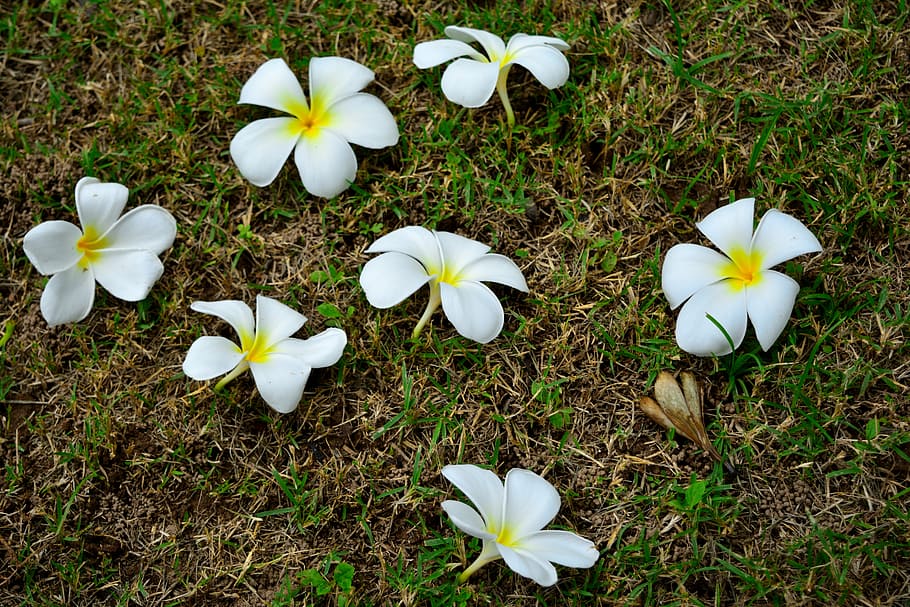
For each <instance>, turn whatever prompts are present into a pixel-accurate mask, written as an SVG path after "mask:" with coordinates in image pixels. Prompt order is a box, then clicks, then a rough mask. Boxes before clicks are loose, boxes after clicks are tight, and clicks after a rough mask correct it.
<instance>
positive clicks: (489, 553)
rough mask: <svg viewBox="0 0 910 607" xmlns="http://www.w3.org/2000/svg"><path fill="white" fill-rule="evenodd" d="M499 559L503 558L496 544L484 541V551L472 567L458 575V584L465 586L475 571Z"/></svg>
mask: <svg viewBox="0 0 910 607" xmlns="http://www.w3.org/2000/svg"><path fill="white" fill-rule="evenodd" d="M498 558H502V557H501V555H500V554H499V550H497V549H496V544H495V543H494V542H492V541H484V543H483V550H481V551H480V554H479V555H478V556H477V559H476V560H475V561H474V562H473V563H471V566H470V567H468V568H467V569H465V570H464V571H462V572H461V573H460V574H459V575H458V583H459V584H464V583H465V582H466V581H467V580H468V578H469V577H471V576H472V575H473V574H474V572H475V571H477V570H478V569H480V568H481V567H483V566H484V565H486V564H487V563H489V562H491V561H495V560H496V559H498Z"/></svg>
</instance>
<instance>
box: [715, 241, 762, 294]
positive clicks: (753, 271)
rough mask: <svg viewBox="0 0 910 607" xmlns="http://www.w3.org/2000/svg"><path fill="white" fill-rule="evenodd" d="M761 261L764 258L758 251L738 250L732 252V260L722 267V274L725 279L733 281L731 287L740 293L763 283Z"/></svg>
mask: <svg viewBox="0 0 910 607" xmlns="http://www.w3.org/2000/svg"><path fill="white" fill-rule="evenodd" d="M761 261H762V256H761V254H760V253H759V252H758V251H752V252H747V251H746V250H744V249H741V248H736V249H733V250H732V251H730V260H729V261H728V262H726V263H724V264H723V265H722V266H721V269H720V274H721V276H722V277H723V278H729V279H731V280H730V281H729V282H730V287H731V288H732V289H733V290H734V291H739V290H740V289H744V288H746V287H748V286H751V285H754V284H758V283H759V282H760V281H761V279H762V273H761Z"/></svg>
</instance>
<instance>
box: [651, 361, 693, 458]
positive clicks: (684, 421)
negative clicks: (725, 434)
mask: <svg viewBox="0 0 910 607" xmlns="http://www.w3.org/2000/svg"><path fill="white" fill-rule="evenodd" d="M654 397H655V398H656V399H657V404H659V405H660V408H661V409H663V412H664V414H665V415H666V416H667V417H668V418H670V421H671V422H673V427H674V428H676V431H677V432H679V433H680V434H682V435H683V436H685V437H686V438H688V439H689V440H691V441H693V442H696V443H700V442H701V441H700V440H699V439H700V433H699V432H698V427H697V426H698V423H699V422H697V421H695V420H693V419H692V414H691V413H690V412H689V406H688V405H687V404H686V398H685V396H683V392H682V390H680V388H679V384H678V383H677V382H676V378H675V377H673V375H672V374H671V373H667V372H666V371H661V372H660V373H659V374H658V376H657V381H656V382H654Z"/></svg>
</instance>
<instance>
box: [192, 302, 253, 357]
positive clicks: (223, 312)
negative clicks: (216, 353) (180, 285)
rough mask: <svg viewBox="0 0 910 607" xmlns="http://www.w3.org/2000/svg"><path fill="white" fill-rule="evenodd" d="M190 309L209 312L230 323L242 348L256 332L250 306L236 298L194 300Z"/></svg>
mask: <svg viewBox="0 0 910 607" xmlns="http://www.w3.org/2000/svg"><path fill="white" fill-rule="evenodd" d="M190 309H191V310H195V311H196V312H201V313H202V314H211V315H212V316H217V317H218V318H220V319H221V320H223V321H225V322H227V323H228V324H229V325H231V326H232V327H233V328H234V330H235V331H236V332H237V335H238V337H240V342H241V344H242V345H243V346H244V348H248V347H250V346H251V345H252V343H253V337H254V336H255V334H256V325H255V324H254V322H253V311H252V310H250V307H249V306H248V305H246V304H245V303H243V302H242V301H238V300H236V299H225V300H223V301H194V302H193V303H192V304H190Z"/></svg>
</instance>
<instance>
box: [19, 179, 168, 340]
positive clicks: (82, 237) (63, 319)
mask: <svg viewBox="0 0 910 607" xmlns="http://www.w3.org/2000/svg"><path fill="white" fill-rule="evenodd" d="M128 197H129V190H128V189H127V188H126V187H124V186H122V185H121V184H119V183H101V182H100V181H98V180H97V179H95V178H94V177H83V178H82V179H80V180H79V182H78V183H77V184H76V210H77V212H78V214H79V223H80V224H81V225H82V229H81V230H80V229H79V228H78V227H76V226H74V225H73V224H71V223H69V222H67V221H48V222H45V223H42V224H40V225H38V226H35V227H34V228H32V229H31V230H29V232H28V234H26V235H25V239H24V240H23V242H22V248H23V249H25V254H26V255H27V256H28V258H29V261H31V262H32V264H33V265H34V266H35V268H36V269H37V270H38V271H39V272H40V273H41V274H44V275H48V274H52V276H51V278H50V280H48V282H47V286H46V287H45V288H44V293H42V295H41V314H42V316H44V319H45V320H46V321H47V322H48V324H50V325H51V326H53V325H59V324H64V323H70V322H78V321H80V320H82V319H83V318H85V317H86V316H88V313H89V312H90V311H91V309H92V304H94V302H95V281H96V280H97V281H98V282H99V283H100V284H101V286H102V287H104V288H105V289H107V291H108V292H110V294H111V295H113V296H114V297H118V298H120V299H124V300H126V301H139V300H142V299H145V297H146V296H147V295H148V294H149V291H150V290H151V289H152V285H154V284H155V282H156V281H157V280H158V279H159V278H161V274H162V273H163V272H164V266H163V265H162V263H161V260H160V259H158V255H160V254H161V253H163V252H164V251H165V250H166V249H167V248H168V247H170V246H171V245H172V244H173V243H174V238H175V236H176V235H177V222H176V221H175V220H174V217H173V216H172V215H171V214H170V213H168V212H167V211H166V210H164V209H162V208H161V207H159V206H156V205H152V204H146V205H142V206H140V207H137V208H135V209H133V210H132V211H130V212H129V213H127V214H126V215H124V216H123V217H120V214H121V213H122V212H123V208H124V207H125V206H126V200H127V198H128ZM118 218H119V219H118Z"/></svg>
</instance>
